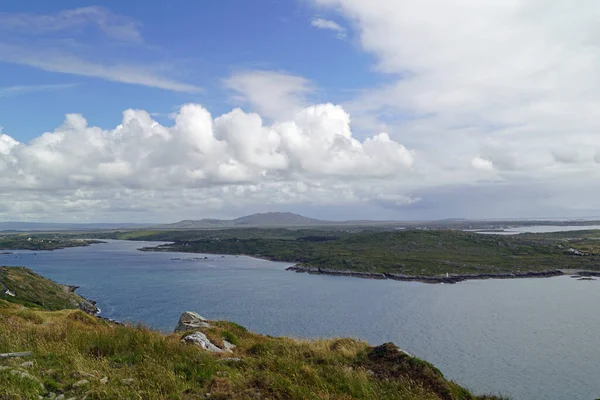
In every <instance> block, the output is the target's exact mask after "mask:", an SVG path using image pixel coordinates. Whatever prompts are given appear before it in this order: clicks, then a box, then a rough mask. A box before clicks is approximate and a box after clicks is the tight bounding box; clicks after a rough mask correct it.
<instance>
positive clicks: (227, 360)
mask: <svg viewBox="0 0 600 400" xmlns="http://www.w3.org/2000/svg"><path fill="white" fill-rule="evenodd" d="M240 361H242V359H241V358H237V357H223V358H220V359H218V360H217V362H220V363H228V362H240Z"/></svg>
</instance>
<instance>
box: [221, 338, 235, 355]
mask: <svg viewBox="0 0 600 400" xmlns="http://www.w3.org/2000/svg"><path fill="white" fill-rule="evenodd" d="M223 347H224V348H225V350H227V351H229V352H233V349H235V348H236V345H235V344H233V343H229V342H228V341H227V340H225V339H223Z"/></svg>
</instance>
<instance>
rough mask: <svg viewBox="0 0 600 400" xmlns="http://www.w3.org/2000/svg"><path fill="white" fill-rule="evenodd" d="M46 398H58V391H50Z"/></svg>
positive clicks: (51, 399) (52, 399)
mask: <svg viewBox="0 0 600 400" xmlns="http://www.w3.org/2000/svg"><path fill="white" fill-rule="evenodd" d="M63 397H64V396H63ZM46 398H47V399H50V400H56V393H54V392H50V393H48V394H47V395H46Z"/></svg>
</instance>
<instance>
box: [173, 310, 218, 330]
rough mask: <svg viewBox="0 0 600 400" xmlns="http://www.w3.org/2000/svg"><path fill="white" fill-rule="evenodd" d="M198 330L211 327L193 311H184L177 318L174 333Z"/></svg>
mask: <svg viewBox="0 0 600 400" xmlns="http://www.w3.org/2000/svg"><path fill="white" fill-rule="evenodd" d="M200 328H212V325H211V324H209V323H208V320H207V319H206V318H204V317H203V316H201V315H200V314H198V313H195V312H193V311H186V312H184V313H183V314H182V315H181V317H180V318H179V322H178V323H177V327H176V328H175V332H186V331H194V330H196V329H200Z"/></svg>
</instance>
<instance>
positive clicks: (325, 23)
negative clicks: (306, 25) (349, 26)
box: [310, 17, 346, 39]
mask: <svg viewBox="0 0 600 400" xmlns="http://www.w3.org/2000/svg"><path fill="white" fill-rule="evenodd" d="M310 24H311V25H312V26H314V27H315V28H318V29H326V30H330V31H334V32H335V33H336V36H337V38H338V39H345V38H346V28H344V27H342V26H340V24H338V23H337V22H335V21H331V20H328V19H324V18H318V17H317V18H313V20H312V21H311V22H310Z"/></svg>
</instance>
